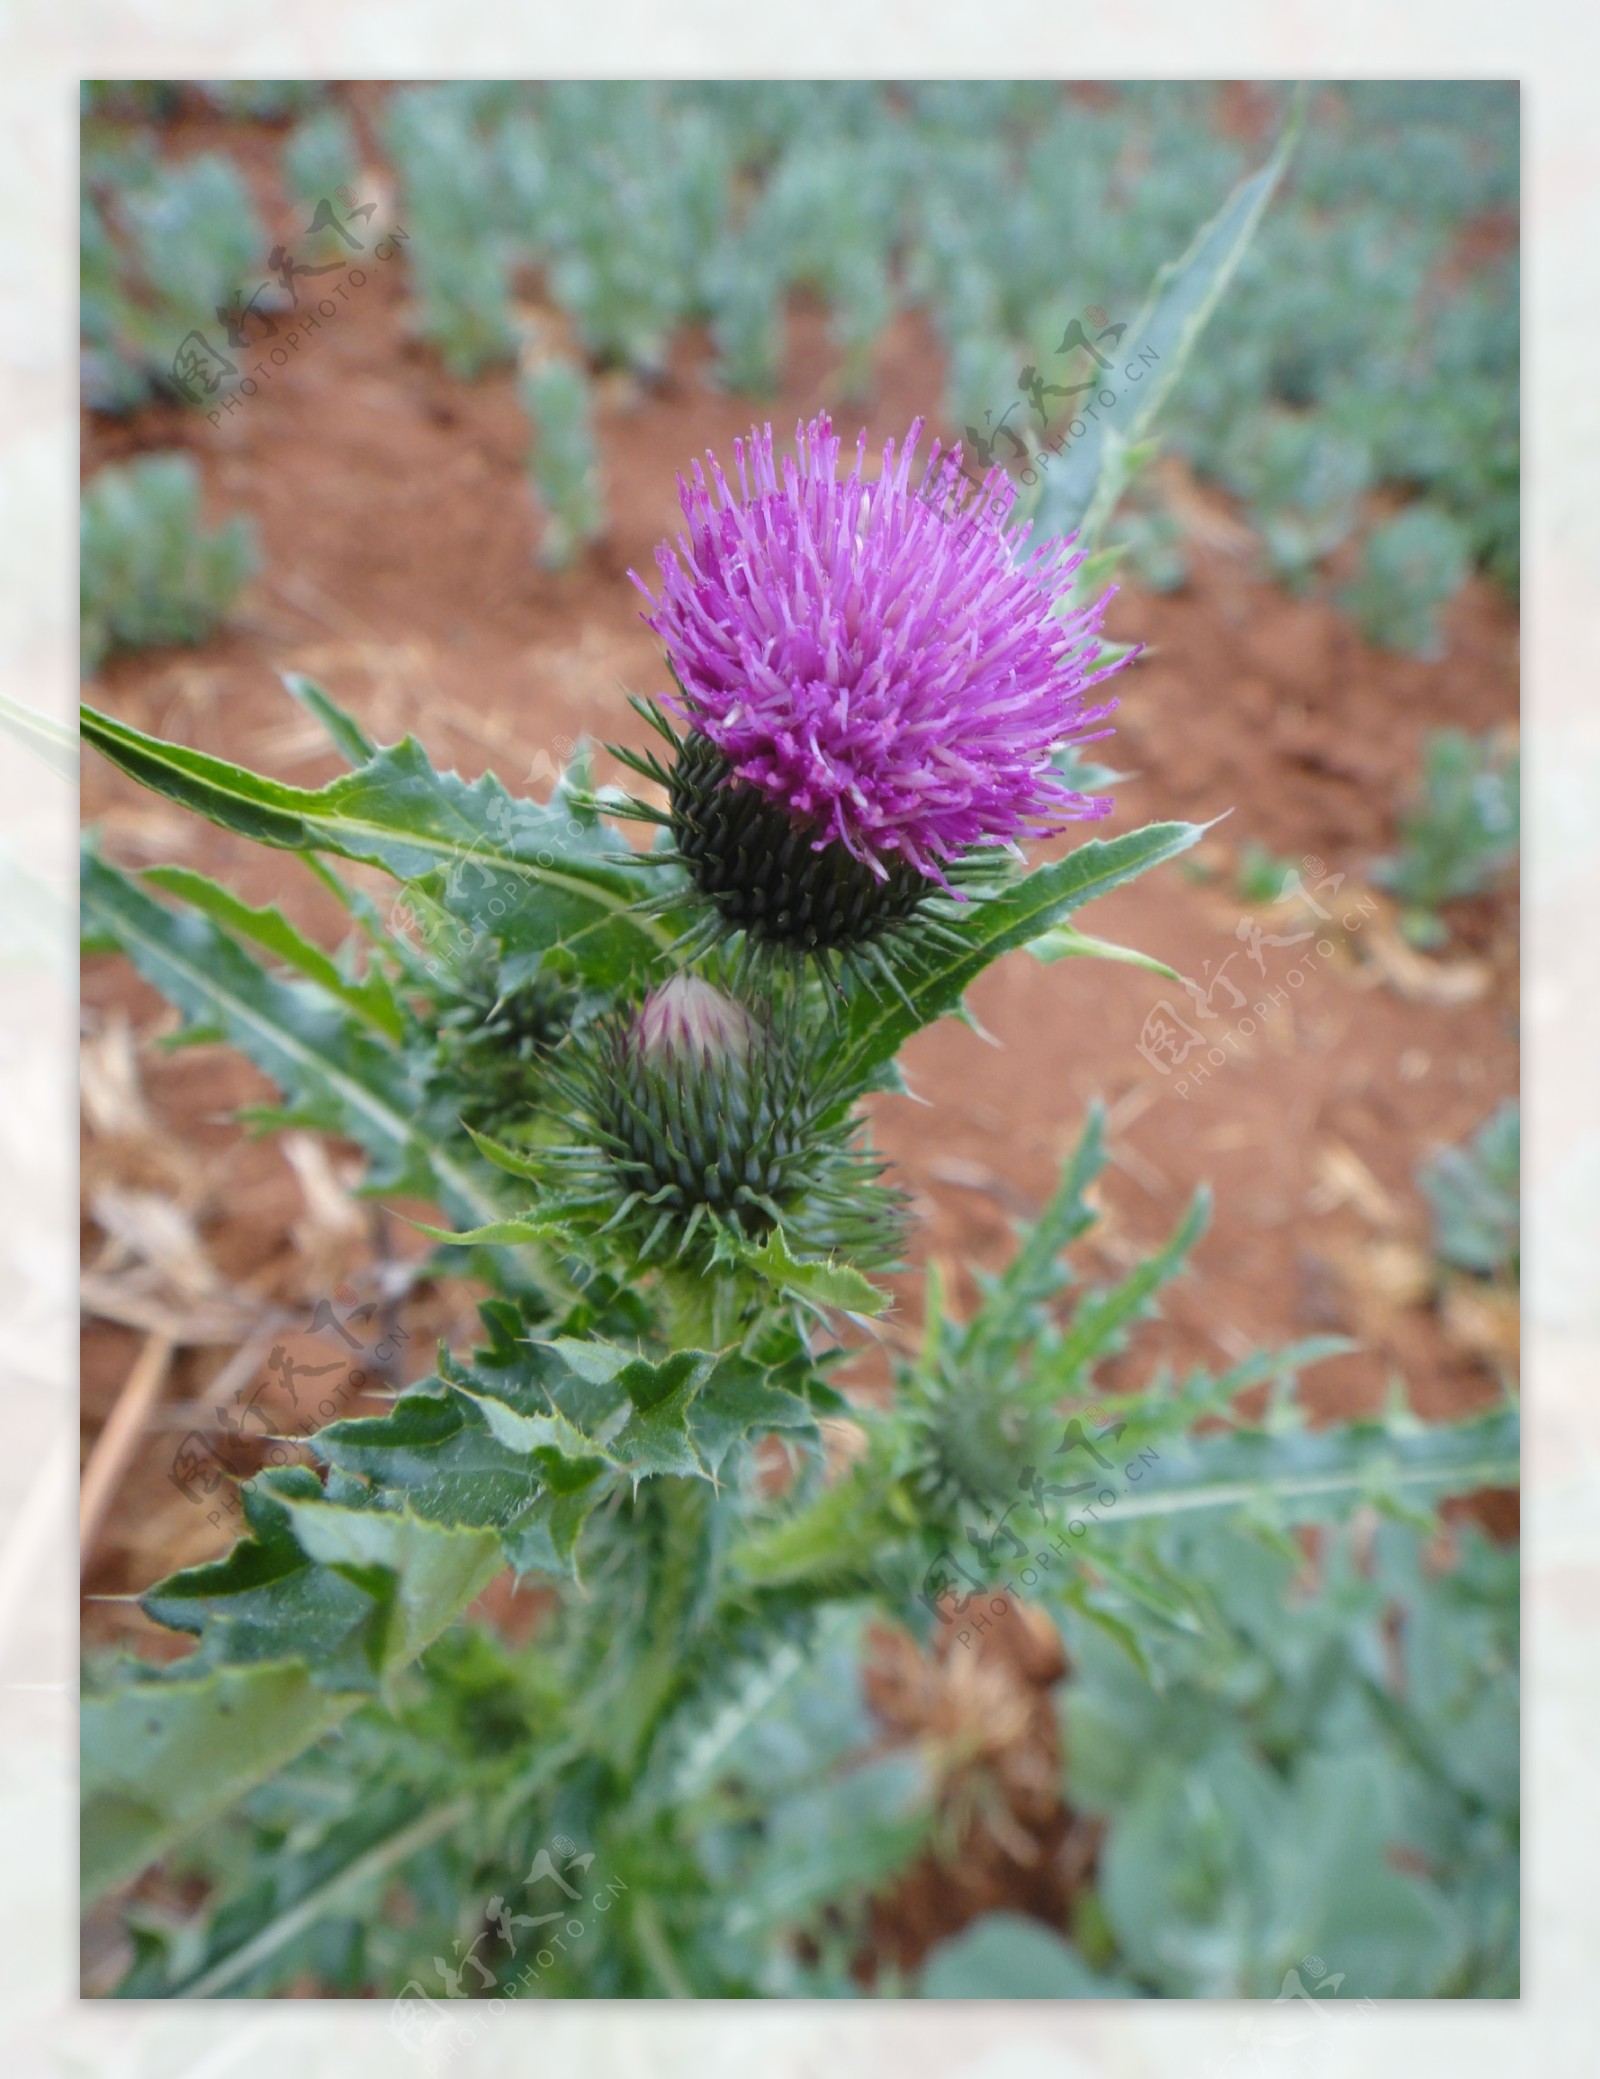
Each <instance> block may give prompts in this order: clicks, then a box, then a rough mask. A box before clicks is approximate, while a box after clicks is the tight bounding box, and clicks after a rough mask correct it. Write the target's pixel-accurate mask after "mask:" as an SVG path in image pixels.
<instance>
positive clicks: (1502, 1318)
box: [1439, 1283, 1522, 1373]
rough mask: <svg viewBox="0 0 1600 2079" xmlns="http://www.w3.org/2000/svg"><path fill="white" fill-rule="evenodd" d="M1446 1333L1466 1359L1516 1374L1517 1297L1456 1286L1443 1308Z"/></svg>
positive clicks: (1518, 1346) (1489, 1289)
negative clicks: (1474, 1359)
mask: <svg viewBox="0 0 1600 2079" xmlns="http://www.w3.org/2000/svg"><path fill="white" fill-rule="evenodd" d="M1439 1311H1440V1318H1441V1320H1442V1323H1443V1327H1444V1332H1445V1336H1446V1338H1447V1340H1448V1341H1449V1342H1450V1343H1451V1345H1452V1346H1453V1347H1454V1348H1455V1349H1457V1350H1459V1351H1460V1352H1461V1353H1462V1355H1463V1356H1466V1357H1473V1358H1477V1359H1478V1360H1479V1361H1480V1362H1485V1361H1486V1362H1488V1363H1489V1364H1491V1365H1494V1366H1497V1367H1499V1368H1501V1369H1503V1370H1505V1371H1508V1372H1513V1373H1514V1372H1515V1371H1516V1370H1517V1368H1518V1365H1519V1363H1520V1360H1521V1356H1522V1308H1521V1305H1520V1303H1519V1300H1518V1296H1517V1294H1516V1293H1514V1292H1507V1291H1504V1290H1503V1289H1500V1288H1498V1287H1487V1288H1484V1287H1479V1286H1475V1285H1469V1284H1466V1283H1454V1284H1452V1285H1451V1286H1450V1288H1449V1290H1448V1291H1447V1292H1446V1293H1445V1296H1444V1303H1443V1305H1442V1307H1441V1308H1440V1310H1439Z"/></svg>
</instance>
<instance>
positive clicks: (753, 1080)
mask: <svg viewBox="0 0 1600 2079" xmlns="http://www.w3.org/2000/svg"><path fill="white" fill-rule="evenodd" d="M815 1051H816V1049H815V1039H814V1035H812V1034H811V1033H809V1032H808V1031H807V1029H806V1027H805V1024H804V1022H803V1021H802V1019H801V1018H800V1017H799V1016H798V1015H797V999H796V997H795V996H794V995H793V994H790V995H786V996H785V997H783V998H781V999H779V998H776V997H772V996H768V997H766V998H765V999H762V1000H758V1001H751V1002H742V1001H739V1000H737V999H735V998H732V997H730V996H726V995H724V994H723V993H722V992H721V991H720V990H718V989H716V988H714V987H713V986H712V985H711V984H709V983H707V982H704V981H701V980H699V979H698V978H695V977H692V976H689V975H679V976H677V977H676V978H675V979H674V980H673V981H671V982H668V983H667V984H666V985H665V986H664V987H663V988H661V989H659V990H656V991H654V992H653V993H652V994H651V996H650V997H648V998H647V999H646V1001H645V1003H644V1005H643V1006H642V1007H640V1008H638V1009H630V1010H621V1011H615V1012H612V1013H610V1014H608V1015H607V1016H606V1017H604V1018H602V1019H600V1020H597V1021H596V1022H595V1023H594V1024H593V1025H592V1026H590V1027H589V1028H588V1029H587V1030H585V1031H584V1032H582V1033H581V1034H577V1035H575V1036H574V1038H573V1040H572V1042H571V1043H570V1044H569V1045H568V1046H567V1047H565V1048H563V1049H562V1051H561V1052H560V1054H559V1055H558V1056H557V1058H556V1061H555V1064H554V1067H553V1070H552V1083H553V1086H554V1088H555V1090H556V1092H557V1093H558V1095H559V1097H560V1098H561V1099H562V1100H563V1103H564V1106H565V1108H566V1113H565V1119H564V1121H563V1123H564V1124H565V1123H567V1122H570V1126H571V1128H572V1129H574V1139H573V1142H572V1144H571V1145H569V1146H566V1147H563V1148H560V1149H556V1150H553V1151H551V1153H550V1154H549V1155H548V1156H547V1157H546V1158H545V1160H546V1161H547V1164H548V1170H549V1176H550V1181H551V1184H552V1186H553V1188H554V1189H555V1190H556V1193H557V1199H556V1203H555V1205H554V1206H553V1207H552V1211H554V1212H556V1213H557V1215H558V1217H561V1218H563V1219H565V1220H568V1221H571V1220H573V1219H579V1220H581V1221H582V1222H583V1224H584V1225H586V1226H587V1227H588V1228H589V1229H590V1230H591V1231H593V1232H596V1233H598V1234H601V1235H609V1236H613V1237H614V1238H615V1242H614V1246H617V1247H620V1248H621V1249H622V1250H624V1251H625V1252H626V1253H628V1254H629V1255H631V1256H632V1257H633V1258H634V1259H635V1260H636V1261H637V1262H639V1263H648V1262H650V1261H652V1260H677V1261H685V1262H688V1263H690V1264H697V1265H700V1266H702V1267H706V1266H709V1264H710V1263H711V1261H712V1260H713V1258H714V1256H715V1253H716V1246H717V1238H718V1231H719V1230H720V1229H733V1230H735V1231H736V1232H737V1233H738V1234H740V1235H742V1236H743V1237H744V1238H746V1239H747V1240H758V1239H759V1238H760V1237H762V1236H764V1235H766V1234H769V1233H770V1232H771V1231H772V1230H773V1229H774V1228H776V1227H781V1228H782V1229H783V1230H784V1232H785V1235H786V1236H787V1238H788V1239H789V1240H790V1241H791V1242H793V1243H794V1244H796V1245H797V1246H798V1247H799V1248H800V1249H802V1250H803V1251H805V1252H807V1253H811V1254H821V1255H830V1254H832V1253H833V1252H834V1251H836V1250H838V1251H842V1252H844V1253H845V1254H846V1255H847V1256H848V1257H850V1258H851V1259H853V1260H855V1261H857V1262H859V1263H861V1264H863V1265H864V1266H867V1267H873V1266H876V1265H880V1264H883V1263H885V1262H888V1261H889V1260H891V1259H892V1258H893V1256H894V1255H895V1253H896V1250H897V1245H898V1240H899V1234H898V1221H897V1219H896V1212H897V1208H898V1204H899V1197H898V1194H897V1193H893V1192H890V1191H888V1190H886V1189H884V1188H883V1187H882V1186H880V1185H879V1184H878V1183H877V1181H876V1179H877V1177H878V1176H879V1174H880V1172H881V1169H882V1165H881V1164H880V1163H878V1162H876V1161H875V1160H874V1159H873V1158H872V1157H871V1156H870V1155H869V1154H867V1152H866V1151H865V1149H864V1148H863V1147H862V1146H861V1144H860V1139H859V1134H860V1128H859V1125H858V1122H857V1121H856V1120H855V1119H854V1118H853V1117H852V1115H851V1109H850V1101H851V1097H852V1095H853V1092H852V1091H851V1089H850V1087H849V1086H848V1084H845V1083H842V1082H841V1081H840V1080H839V1079H838V1078H837V1077H835V1076H832V1075H827V1074H824V1075H819V1074H818V1071H817V1068H816V1065H815V1058H814V1057H815Z"/></svg>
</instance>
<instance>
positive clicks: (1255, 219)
mask: <svg viewBox="0 0 1600 2079" xmlns="http://www.w3.org/2000/svg"><path fill="white" fill-rule="evenodd" d="M1301 109H1302V101H1301V97H1299V96H1297V98H1296V101H1295V104H1294V107H1293V109H1292V110H1291V112H1290V115H1289V118H1288V120H1287V121H1286V122H1285V124H1284V126H1283V130H1282V133H1281V134H1280V136H1279V138H1278V142H1277V145H1276V147H1275V148H1274V150H1273V153H1272V156H1271V158H1270V159H1268V161H1267V163H1266V164H1265V165H1264V166H1263V167H1261V168H1260V169H1259V170H1258V171H1257V172H1255V173H1253V174H1251V175H1249V177H1248V178H1247V179H1245V180H1243V181H1241V182H1240V183H1239V185H1238V186H1237V187H1236V188H1235V189H1234V191H1233V193H1232V194H1231V195H1230V196H1229V197H1228V199H1227V200H1226V201H1225V202H1224V203H1223V205H1222V207H1221V209H1219V210H1218V212H1217V213H1216V215H1215V216H1214V217H1212V218H1211V220H1210V222H1209V223H1207V224H1205V225H1203V226H1202V227H1201V229H1200V230H1199V231H1198V232H1197V233H1196V235H1195V237H1194V239H1193V241H1192V242H1191V244H1190V246H1189V249H1188V251H1187V252H1185V253H1184V254H1183V255H1182V256H1181V257H1180V258H1179V259H1177V260H1173V261H1169V262H1168V263H1167V264H1166V265H1165V266H1163V267H1162V268H1161V269H1160V270H1159V272H1158V273H1157V275H1156V278H1155V280H1154V282H1153V283H1152V284H1151V287H1150V293H1149V295H1148V297H1147V298H1146V300H1145V303H1144V307H1143V308H1142V309H1141V310H1140V312H1139V315H1138V316H1137V317H1136V318H1135V319H1134V321H1133V324H1132V325H1131V327H1130V328H1129V331H1128V336H1127V338H1126V340H1125V341H1124V343H1123V347H1122V356H1121V366H1120V367H1118V368H1109V369H1107V370H1106V371H1105V373H1104V376H1103V386H1104V387H1105V388H1108V389H1110V390H1112V391H1114V392H1115V397H1116V401H1115V403H1114V404H1111V405H1107V406H1106V407H1105V409H1104V411H1103V412H1101V413H1098V414H1097V415H1096V416H1095V417H1094V419H1093V420H1092V421H1091V423H1090V425H1089V427H1088V428H1087V430H1086V433H1085V435H1084V437H1082V438H1080V439H1075V440H1074V441H1073V442H1072V443H1071V445H1070V447H1068V448H1067V449H1066V450H1065V452H1064V453H1063V454H1062V455H1061V456H1060V457H1059V458H1057V459H1055V460H1053V461H1052V462H1051V464H1050V468H1049V473H1048V476H1047V478H1046V487H1045V493H1044V495H1043V496H1042V497H1041V499H1040V502H1039V510H1038V513H1037V515H1036V518H1035V522H1034V533H1033V537H1032V538H1033V539H1034V540H1036V541H1037V540H1039V539H1040V538H1042V537H1043V536H1046V535H1065V534H1073V533H1075V534H1076V535H1077V537H1078V546H1079V547H1080V548H1088V547H1090V546H1091V545H1092V544H1093V543H1094V540H1095V537H1096V535H1097V533H1098V531H1099V529H1100V527H1101V526H1102V525H1103V524H1104V523H1105V520H1106V519H1107V517H1108V516H1109V514H1110V512H1111V510H1112V508H1113V507H1114V506H1115V504H1116V501H1117V499H1118V498H1119V497H1120V495H1121V493H1122V490H1123V488H1124V485H1125V483H1126V480H1127V475H1128V473H1129V469H1130V466H1131V464H1132V461H1133V459H1134V456H1135V454H1136V452H1137V447H1138V443H1139V442H1140V441H1142V440H1143V439H1144V438H1145V436H1146V435H1147V434H1148V432H1149V429H1150V426H1151V424H1152V422H1153V421H1154V418H1155V415H1156V413H1157V411H1158V410H1159V408H1160V406H1161V404H1162V403H1163V401H1164V400H1165V399H1166V397H1167V396H1168V394H1169V393H1170V391H1171V389H1172V386H1173V384H1174V383H1175V382H1176V381H1177V379H1178V376H1179V374H1180V373H1181V372H1182V369H1183V367H1184V364H1185V363H1186V362H1187V360H1188V358H1189V356H1190V354H1191V352H1192V351H1193V349H1194V346H1195V342H1196V341H1197V340H1198V339H1199V337H1200V335H1201V333H1202V332H1203V331H1204V329H1205V327H1206V323H1207V321H1208V320H1209V319H1210V317H1211V315H1212V313H1213V312H1214V311H1215V309H1216V307H1217V305H1218V303H1219V302H1220V301H1221V299H1222V296H1223V293H1224V291H1225V290H1226V288H1227V286H1228V284H1229V282H1230V281H1231V280H1232V279H1233V275H1234V271H1235V270H1236V268H1237V267H1238V265H1239V262H1240V260H1241V259H1242V258H1243V257H1244V253H1245V249H1246V247H1247V246H1248V245H1249V243H1250V241H1251V239H1252V238H1253V237H1254V236H1255V232H1256V227H1257V225H1258V224H1259V223H1260V221H1261V218H1262V215H1263V213H1264V211H1265V210H1266V207H1267V204H1268V203H1269V202H1270V201H1271V199H1272V195H1273V191H1274V189H1275V188H1276V187H1277V185H1278V182H1279V180H1280V178H1281V177H1282V174H1283V170H1284V167H1285V166H1286V165H1287V164H1288V160H1289V155H1290V153H1291V152H1292V151H1293V149H1294V145H1295V140H1296V138H1297V137H1298V135H1299V130H1300V123H1301ZM1142 350H1149V351H1150V352H1151V353H1153V355H1154V356H1155V357H1156V358H1155V359H1154V360H1153V361H1143V362H1142V361H1141V360H1140V359H1139V355H1140V353H1141V351H1142ZM1130 370H1133V371H1135V372H1134V373H1131V374H1130V372H1129V371H1130Z"/></svg>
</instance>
